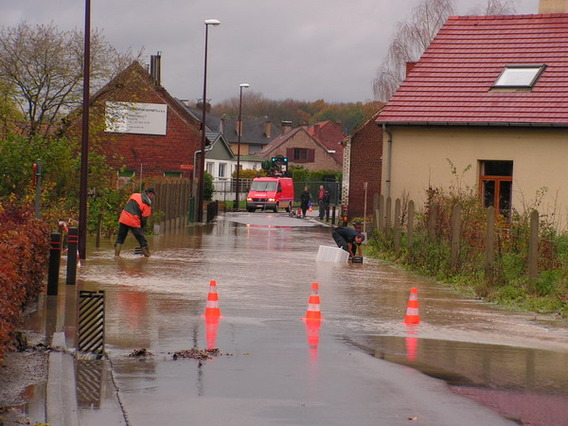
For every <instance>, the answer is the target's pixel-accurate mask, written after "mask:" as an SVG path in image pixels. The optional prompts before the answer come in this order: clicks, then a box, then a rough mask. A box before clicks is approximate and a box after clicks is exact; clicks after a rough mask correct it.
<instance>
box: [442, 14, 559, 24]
mask: <svg viewBox="0 0 568 426" xmlns="http://www.w3.org/2000/svg"><path fill="white" fill-rule="evenodd" d="M542 18H568V13H530V14H529V13H528V14H525V15H485V16H480V15H461V16H460V15H453V16H450V17H448V21H447V22H450V21H466V20H470V21H495V20H519V19H542Z"/></svg>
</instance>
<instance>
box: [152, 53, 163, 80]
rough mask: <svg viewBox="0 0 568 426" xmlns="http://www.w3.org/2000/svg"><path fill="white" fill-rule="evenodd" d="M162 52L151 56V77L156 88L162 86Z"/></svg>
mask: <svg viewBox="0 0 568 426" xmlns="http://www.w3.org/2000/svg"><path fill="white" fill-rule="evenodd" d="M161 58H162V52H158V53H157V54H155V55H151V56H150V75H151V76H152V80H154V84H155V85H156V86H161V85H162V66H161Z"/></svg>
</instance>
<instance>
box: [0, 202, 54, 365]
mask: <svg viewBox="0 0 568 426" xmlns="http://www.w3.org/2000/svg"><path fill="white" fill-rule="evenodd" d="M48 255H49V230H48V229H47V227H46V226H45V225H44V224H42V223H41V222H40V221H39V220H37V219H35V218H33V217H32V215H31V214H30V212H29V211H25V210H22V209H20V208H19V207H17V206H14V205H13V204H10V203H6V202H4V203H2V204H0V290H1V291H0V359H2V358H3V356H4V354H5V352H6V350H8V349H10V342H11V340H12V333H13V332H14V331H15V329H16V327H17V326H18V325H19V323H20V321H21V320H22V311H23V308H24V307H25V306H26V305H27V304H28V303H30V302H32V301H35V300H37V297H38V296H39V294H40V293H41V292H42V289H43V283H44V278H45V274H46V272H47V263H48Z"/></svg>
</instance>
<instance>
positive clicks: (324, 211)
mask: <svg viewBox="0 0 568 426" xmlns="http://www.w3.org/2000/svg"><path fill="white" fill-rule="evenodd" d="M329 199H330V195H329V191H328V190H327V189H324V190H323V197H322V198H321V200H320V210H319V219H320V220H323V218H324V217H325V216H326V215H327V216H328V211H329Z"/></svg>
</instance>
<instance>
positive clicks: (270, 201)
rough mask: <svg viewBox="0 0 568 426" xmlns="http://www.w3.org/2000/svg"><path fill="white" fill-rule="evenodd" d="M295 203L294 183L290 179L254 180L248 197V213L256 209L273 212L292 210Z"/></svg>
mask: <svg viewBox="0 0 568 426" xmlns="http://www.w3.org/2000/svg"><path fill="white" fill-rule="evenodd" d="M293 203H294V181H293V180H292V178H289V177H257V178H254V179H253V181H252V183H251V185H250V191H249V193H248V196H247V211H249V212H254V211H255V210H256V209H261V210H273V211H274V212H277V211H278V209H279V208H284V209H286V211H287V212H290V211H291V210H292V204H293Z"/></svg>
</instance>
